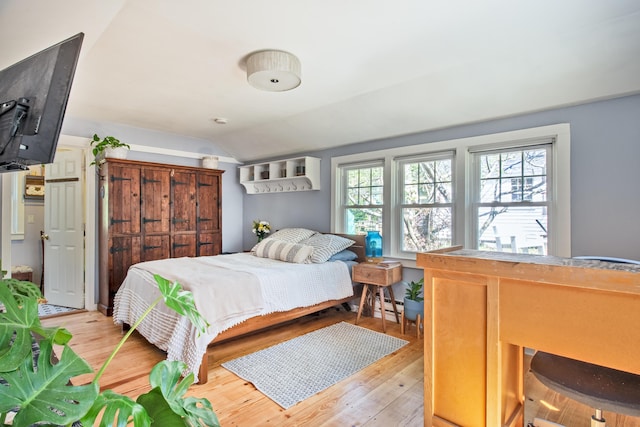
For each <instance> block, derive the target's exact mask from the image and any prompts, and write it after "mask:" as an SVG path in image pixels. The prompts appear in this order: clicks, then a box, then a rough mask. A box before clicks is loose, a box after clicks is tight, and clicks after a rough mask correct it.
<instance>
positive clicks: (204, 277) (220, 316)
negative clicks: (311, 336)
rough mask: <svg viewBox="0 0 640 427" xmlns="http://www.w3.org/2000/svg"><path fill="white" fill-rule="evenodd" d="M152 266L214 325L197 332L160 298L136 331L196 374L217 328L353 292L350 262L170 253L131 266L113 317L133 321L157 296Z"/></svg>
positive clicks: (123, 320) (217, 331)
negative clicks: (193, 301) (177, 285)
mask: <svg viewBox="0 0 640 427" xmlns="http://www.w3.org/2000/svg"><path fill="white" fill-rule="evenodd" d="M154 273H157V274H160V275H161V276H163V277H165V278H167V279H169V280H172V281H173V280H177V281H178V282H179V283H180V284H181V285H183V287H184V288H186V289H188V290H191V291H192V292H193V293H194V297H195V298H196V307H197V308H198V310H199V311H200V312H201V313H202V314H203V315H204V316H205V318H206V319H207V321H208V322H209V323H210V324H211V327H210V328H209V330H208V331H207V333H206V334H201V335H200V336H198V333H197V332H196V330H195V329H194V328H193V327H192V326H191V323H190V322H189V320H188V319H187V318H186V317H183V316H180V315H178V314H177V313H175V312H174V311H172V310H171V309H169V308H168V307H166V306H165V305H164V303H161V304H159V305H158V306H157V307H156V309H154V310H153V311H152V312H151V313H150V314H149V315H148V316H147V317H146V318H145V320H144V321H143V322H142V323H141V324H140V326H138V329H137V330H138V331H139V332H140V333H141V334H142V335H143V336H144V337H145V338H146V339H147V340H148V341H149V342H151V343H152V344H154V345H156V346H157V347H159V348H160V349H162V350H165V351H166V352H167V359H168V360H182V361H184V362H185V363H186V364H187V366H188V367H189V369H190V370H191V371H192V372H193V373H194V375H196V379H197V374H198V368H199V366H200V362H201V361H202V356H203V355H204V354H205V352H206V351H207V345H208V344H209V343H210V342H211V341H212V340H213V339H214V338H215V337H216V335H217V334H219V333H220V332H222V331H224V330H226V329H228V328H230V327H232V326H234V325H237V324H239V323H241V322H243V321H244V320H246V319H248V318H251V317H254V316H258V315H264V314H268V313H273V312H276V311H287V310H290V309H293V308H296V307H306V306H310V305H314V304H317V303H320V302H323V301H328V300H334V299H342V298H346V297H349V296H351V295H353V288H352V282H351V277H350V275H349V269H348V267H347V265H346V264H344V263H342V262H340V261H336V262H326V263H323V264H292V263H287V262H282V261H276V260H271V259H268V258H258V257H256V256H253V255H251V254H248V253H240V254H232V255H218V256H214V257H199V258H172V259H168V260H161V261H150V262H145V263H140V264H136V265H134V266H132V267H131V268H130V269H129V272H128V274H127V277H126V278H125V281H124V282H123V284H122V286H121V287H120V290H119V291H118V293H117V294H116V296H115V299H114V311H113V319H114V322H115V323H117V324H121V323H127V324H130V325H132V324H134V323H135V322H136V321H137V319H139V318H140V316H141V315H142V313H143V312H144V311H145V310H146V309H147V307H148V306H149V304H151V302H153V301H154V300H155V299H156V298H157V297H158V296H159V295H160V292H159V290H158V287H157V285H156V283H155V280H154V279H153V274H154ZM190 273H192V274H190ZM240 300H244V301H240Z"/></svg>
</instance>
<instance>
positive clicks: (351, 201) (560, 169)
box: [331, 124, 571, 266]
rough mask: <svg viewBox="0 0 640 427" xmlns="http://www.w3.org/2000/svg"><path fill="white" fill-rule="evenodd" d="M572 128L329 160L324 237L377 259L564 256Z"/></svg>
mask: <svg viewBox="0 0 640 427" xmlns="http://www.w3.org/2000/svg"><path fill="white" fill-rule="evenodd" d="M569 132H570V129H569V125H568V124H561V125H551V126H544V127H539V128H532V129H523V130H519V131H512V132H504V133H498V134H491V135H482V136H478V137H471V138H463V139H457V140H451V141H440V142H433V143H426V144H419V145H412V146H404V147H397V148H392V149H385V150H379V151H375V152H365V153H358V154H352V155H347V156H339V157H334V158H332V159H331V164H332V165H331V167H332V218H331V219H332V230H333V231H335V232H343V233H357V234H365V233H366V231H368V230H371V229H376V230H379V231H381V234H382V236H383V255H384V257H386V258H398V259H402V260H403V263H404V264H405V265H406V266H412V265H414V264H413V263H412V262H413V261H414V260H415V254H416V253H417V252H425V251H429V250H433V249H438V248H443V247H448V246H454V245H462V246H463V247H465V248H469V249H481V250H502V251H514V252H515V251H517V252H519V253H545V254H546V253H549V254H551V255H556V256H564V257H570V256H571V250H570V242H571V232H570V230H571V226H570V182H569V178H570V135H569Z"/></svg>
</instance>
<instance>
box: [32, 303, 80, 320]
mask: <svg viewBox="0 0 640 427" xmlns="http://www.w3.org/2000/svg"><path fill="white" fill-rule="evenodd" d="M73 311H78V309H77V308H71V307H63V306H61V305H53V304H38V317H49V316H56V315H60V314H63V313H71V312H73Z"/></svg>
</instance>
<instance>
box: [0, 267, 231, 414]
mask: <svg viewBox="0 0 640 427" xmlns="http://www.w3.org/2000/svg"><path fill="white" fill-rule="evenodd" d="M155 280H156V282H157V283H158V287H159V289H160V292H161V293H162V296H160V297H159V298H158V299H157V300H156V301H155V302H154V303H153V304H152V305H151V306H150V307H149V309H148V310H147V311H146V312H145V313H144V314H143V315H142V316H141V318H140V319H138V321H137V322H136V323H135V324H134V325H132V327H131V329H130V330H129V331H128V332H127V334H126V335H125V336H124V337H123V338H122V340H121V341H120V343H119V344H118V345H117V346H116V348H115V349H114V350H113V352H112V353H111V355H110V356H109V358H108V359H107V360H106V361H105V362H104V364H103V365H102V367H101V368H100V370H99V371H98V372H97V373H96V374H95V376H94V379H93V380H92V381H91V382H90V383H88V384H82V385H72V379H73V378H74V377H76V376H77V375H81V374H85V373H91V372H92V371H93V369H92V368H91V367H90V366H89V364H88V363H87V362H86V361H85V360H83V359H82V358H81V357H80V356H78V355H77V354H76V353H75V352H74V351H73V350H72V349H71V347H69V345H68V343H69V340H70V339H71V338H72V336H71V334H70V333H69V331H67V330H66V329H64V328H59V327H44V326H42V324H41V323H40V319H39V318H38V298H41V294H40V289H39V288H38V287H37V286H36V285H34V284H33V283H31V282H23V281H18V280H15V279H4V278H1V279H0V304H2V306H3V307H4V308H3V310H1V311H0V425H3V426H4V425H13V426H16V427H20V426H31V425H34V424H38V425H41V424H42V425H57V426H59V425H68V426H70V425H72V423H74V422H76V421H80V423H81V424H82V425H83V426H93V425H99V426H115V425H117V426H119V427H120V426H125V425H131V424H133V425H135V426H136V427H137V426H143V427H145V426H167V427H172V426H219V422H218V418H217V416H216V414H215V413H214V412H213V409H212V407H211V403H210V402H209V401H208V400H206V399H199V398H195V397H186V398H185V397H183V396H184V393H185V392H186V391H187V389H188V387H189V386H190V385H191V384H192V383H193V374H192V373H190V374H188V375H186V376H185V377H184V378H183V379H182V380H181V376H182V373H183V372H185V370H186V364H184V363H183V362H176V361H173V362H169V361H162V362H160V363H158V364H157V365H156V366H155V367H154V368H153V369H152V370H151V373H150V376H149V380H150V383H151V388H152V389H151V391H150V392H149V393H146V394H143V395H141V396H139V397H138V399H137V400H136V401H134V400H132V399H131V398H129V397H126V396H123V395H119V394H117V393H115V392H113V391H111V390H104V391H103V392H100V386H99V381H100V378H101V376H102V374H103V373H104V371H105V369H106V368H107V366H108V365H109V363H110V362H111V361H112V360H113V358H114V356H115V354H116V353H117V352H118V350H119V349H120V348H121V347H122V345H123V344H124V342H125V341H126V340H127V338H128V337H129V336H130V335H131V332H133V330H135V328H136V327H137V326H138V325H139V324H140V322H141V321H142V319H144V317H146V315H147V314H148V313H149V312H150V311H151V309H152V308H153V307H154V306H155V305H156V304H158V303H160V301H162V300H164V302H165V304H166V305H167V306H168V307H171V308H172V309H174V310H175V311H177V312H178V313H180V314H182V315H185V316H187V317H188V318H189V319H190V320H191V322H192V323H193V324H194V325H195V326H196V327H197V328H198V330H200V331H204V330H205V329H206V327H207V326H208V325H207V322H206V320H204V318H203V317H202V316H201V315H200V314H199V313H198V311H197V310H196V309H195V305H194V303H193V295H192V294H191V293H190V292H186V291H183V290H182V288H181V286H180V284H178V283H175V282H174V283H170V282H169V281H168V280H166V279H164V278H162V277H160V276H158V275H156V276H155ZM54 344H55V345H60V346H63V350H62V352H61V354H58V355H55V356H54V355H53V345H54ZM56 357H57V358H58V359H59V361H57V362H55V359H56ZM10 413H11V414H12V415H15V416H14V418H13V420H12V424H7V422H9V418H10V417H8V414H10Z"/></svg>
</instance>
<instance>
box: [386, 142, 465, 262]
mask: <svg viewBox="0 0 640 427" xmlns="http://www.w3.org/2000/svg"><path fill="white" fill-rule="evenodd" d="M438 160H451V193H452V195H453V197H452V199H451V202H449V203H438V202H436V201H433V202H432V203H413V204H412V203H405V202H404V190H405V188H404V187H405V184H406V183H405V180H404V166H405V165H407V164H411V163H420V162H431V161H438ZM394 162H395V163H396V170H397V173H396V174H395V175H394V177H395V180H396V185H397V187H396V194H397V203H395V204H394V210H396V212H395V213H394V218H395V224H396V228H392V229H395V230H396V232H397V233H399V234H400V235H399V236H398V238H396V239H393V240H394V243H395V253H397V255H398V256H399V257H401V258H411V257H415V253H416V252H413V251H405V250H403V249H402V240H403V238H402V230H403V210H404V209H405V208H410V207H418V208H440V207H449V208H451V225H452V230H451V243H452V244H453V242H454V241H455V239H454V237H453V233H454V230H455V229H456V227H455V221H454V219H455V211H456V191H455V180H456V164H455V163H456V153H455V151H453V150H446V151H434V152H430V153H421V154H418V155H413V156H406V157H396V158H395V159H394Z"/></svg>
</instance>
